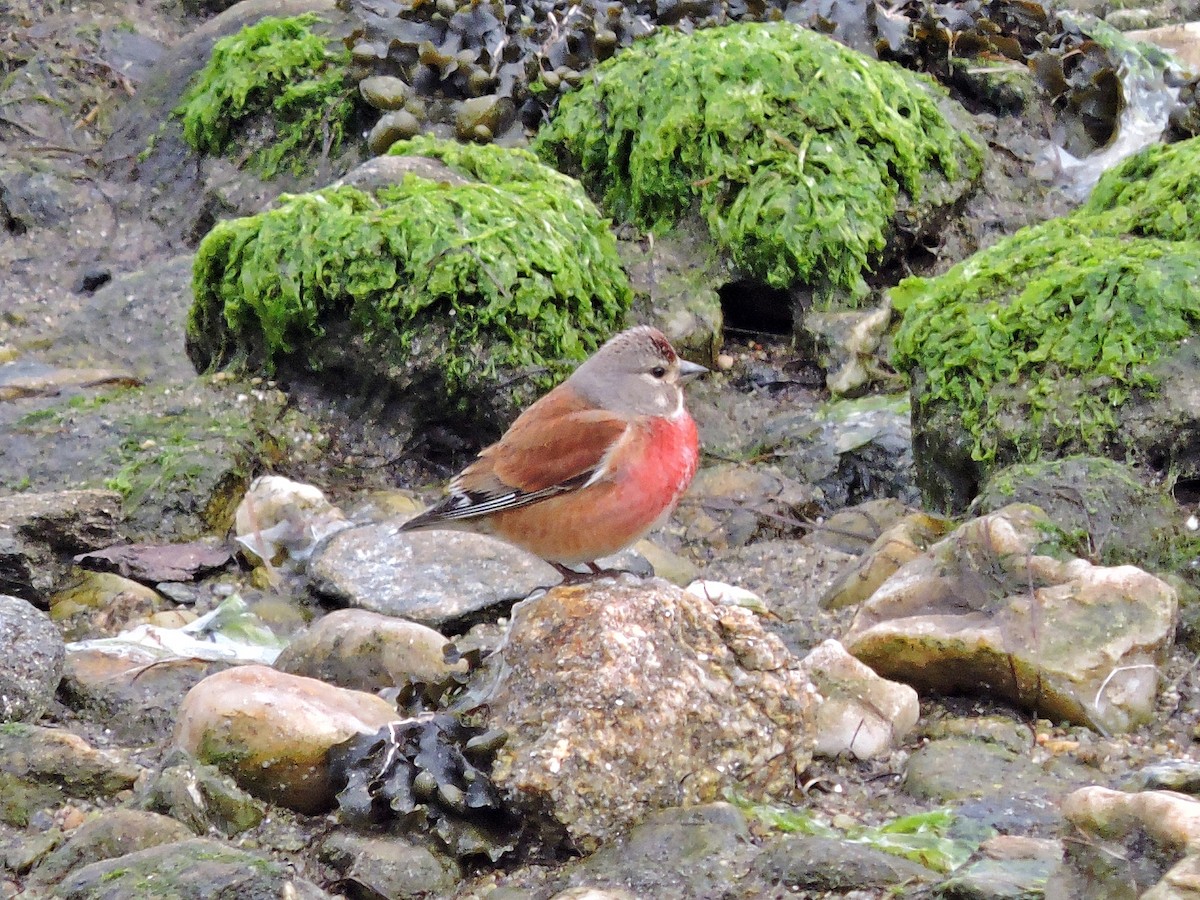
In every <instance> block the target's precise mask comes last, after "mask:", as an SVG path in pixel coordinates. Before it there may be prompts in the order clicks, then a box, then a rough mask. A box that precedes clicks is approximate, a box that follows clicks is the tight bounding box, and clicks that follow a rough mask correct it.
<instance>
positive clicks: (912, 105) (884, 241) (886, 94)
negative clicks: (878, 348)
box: [535, 23, 982, 299]
mask: <svg viewBox="0 0 1200 900" xmlns="http://www.w3.org/2000/svg"><path fill="white" fill-rule="evenodd" d="M953 107H954V104H952V103H950V102H949V101H947V100H946V99H945V97H944V95H943V93H942V92H941V91H940V89H939V88H937V87H936V86H935V85H934V84H933V82H932V81H930V80H929V79H927V78H924V77H922V76H919V75H914V74H913V73H911V72H906V71H904V70H901V69H899V68H896V67H894V66H891V65H888V64H884V63H879V62H876V61H874V60H871V59H868V58H867V57H865V56H862V55H861V54H858V53H855V52H853V51H851V50H848V49H846V48H845V47H842V46H841V45H839V44H837V43H835V42H834V41H832V40H831V39H829V38H826V37H823V36H821V35H818V34H816V33H814V32H810V31H807V30H805V29H803V28H799V27H796V26H793V25H790V24H787V23H775V24H767V25H763V24H743V25H731V26H728V27H722V28H711V29H706V30H703V31H697V32H695V33H693V34H682V33H678V32H662V33H659V34H657V35H655V36H654V37H652V38H651V39H649V40H647V41H644V42H641V43H638V44H635V45H634V46H633V47H632V48H630V49H629V50H625V51H623V52H621V53H618V54H617V55H616V56H615V57H613V58H612V59H611V60H608V61H606V62H604V63H603V64H601V65H600V66H598V67H597V68H596V69H595V70H594V72H593V76H592V77H590V78H587V79H585V80H584V81H583V83H582V84H581V86H580V88H579V89H578V90H577V91H575V92H574V93H571V94H568V95H567V96H565V97H563V99H562V100H561V102H560V104H559V107H558V110H557V112H556V113H555V115H554V118H553V119H552V120H551V122H550V123H549V124H548V125H547V126H545V127H543V129H542V130H541V132H540V133H539V134H538V137H537V139H536V141H535V149H536V150H537V152H538V153H539V154H540V155H541V156H542V157H543V158H544V159H547V160H553V161H555V162H556V163H557V164H558V166H559V167H560V168H562V169H563V170H564V171H570V172H578V173H580V177H581V179H582V180H583V182H584V183H585V184H586V185H587V186H588V187H589V188H590V189H591V190H592V191H594V192H595V193H596V194H598V195H600V196H602V197H603V198H604V202H605V203H606V204H607V208H608V209H609V211H610V212H611V213H612V214H613V215H614V216H615V217H616V218H619V219H623V220H627V221H632V222H634V223H636V224H637V225H639V226H642V227H646V228H650V229H653V230H659V231H661V230H665V229H667V228H669V227H670V226H671V225H672V224H674V223H675V222H677V221H678V220H680V219H681V218H682V217H683V216H685V215H686V214H687V213H688V212H689V211H692V210H693V209H695V210H697V211H698V212H699V213H700V214H701V215H702V216H703V217H704V219H705V220H706V221H707V224H708V228H709V231H710V233H711V236H712V239H713V240H714V242H715V243H716V244H717V245H718V246H719V247H720V248H721V249H722V250H723V251H724V252H726V253H727V254H728V255H729V257H730V258H731V259H732V261H733V262H734V263H735V264H736V265H737V266H738V267H739V268H741V269H742V270H743V271H744V272H745V273H747V274H748V276H749V277H751V278H754V279H757V280H759V281H763V282H766V283H767V284H769V285H771V286H773V287H776V288H792V287H808V288H811V289H812V290H814V291H816V292H817V293H818V294H819V295H822V296H826V297H831V296H841V297H848V298H850V299H860V298H861V297H863V296H864V295H865V294H866V292H867V286H866V281H865V278H864V276H865V274H867V273H869V272H870V271H871V270H872V269H873V268H874V267H876V266H878V265H880V264H881V263H884V262H886V261H887V259H888V258H890V257H891V255H892V254H893V253H894V252H895V251H896V250H897V249H899V248H900V247H902V246H903V245H904V243H905V242H906V241H911V240H912V239H913V238H915V237H918V236H921V235H925V234H928V233H929V232H932V231H936V229H937V226H938V225H939V224H940V220H941V219H942V218H944V217H945V214H946V212H947V209H948V207H949V206H950V205H951V204H953V203H954V202H955V201H956V200H957V199H959V198H960V197H962V196H963V194H964V193H965V192H966V191H967V190H968V189H969V187H970V184H971V182H972V180H973V179H975V178H976V177H977V176H978V174H979V172H980V166H981V160H982V150H981V149H980V147H979V145H978V144H977V143H976V142H975V141H973V140H972V139H971V138H970V137H969V136H968V135H967V134H966V133H965V132H964V131H963V130H962V126H961V125H958V124H952V123H951V121H950V120H949V119H948V114H949V115H954V113H953V112H951V109H952V108H953ZM960 113H961V111H960ZM961 118H963V119H965V116H962V117H961Z"/></svg>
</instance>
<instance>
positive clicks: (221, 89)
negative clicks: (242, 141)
mask: <svg viewBox="0 0 1200 900" xmlns="http://www.w3.org/2000/svg"><path fill="white" fill-rule="evenodd" d="M318 21H319V19H318V18H317V16H316V15H314V14H312V13H307V14H305V15H301V16H293V17H291V18H277V17H274V16H267V17H266V18H263V19H261V20H259V21H258V22H257V23H255V24H254V25H249V26H247V27H246V28H243V29H242V30H241V31H239V32H238V33H237V34H232V35H229V36H228V37H225V38H222V39H221V40H219V41H217V42H216V44H215V45H214V46H213V49H212V56H211V58H210V59H209V62H208V64H207V65H206V66H205V67H204V69H203V70H201V72H200V73H199V74H198V75H197V76H196V77H195V79H194V80H193V82H192V84H191V86H190V87H189V88H188V90H187V92H186V93H185V94H184V96H183V98H182V100H181V101H180V103H179V106H178V107H176V109H175V111H174V112H175V115H177V116H179V117H180V118H181V119H182V122H183V136H184V139H185V140H186V141H187V142H188V144H189V145H190V146H191V147H192V148H193V149H195V150H196V151H198V152H200V153H208V154H212V155H222V154H226V153H229V152H230V151H231V150H232V149H233V147H234V146H235V144H236V142H237V139H238V137H239V136H240V135H241V134H242V132H243V131H244V129H245V126H246V124H247V123H248V122H249V121H250V120H251V119H252V118H254V117H257V116H260V115H268V116H269V117H270V119H271V121H272V123H273V126H274V132H275V133H274V137H273V140H271V141H270V142H269V143H268V144H267V145H266V146H264V147H261V148H260V149H258V150H255V151H254V152H253V153H252V154H251V155H250V158H249V163H250V165H251V167H253V168H254V169H255V170H256V171H258V172H259V173H260V174H262V175H263V176H264V177H267V178H270V177H272V176H273V175H275V174H276V173H277V172H278V171H279V170H280V168H281V167H282V166H283V165H284V164H285V163H286V164H287V165H288V167H289V168H290V170H291V171H292V172H293V173H295V174H297V175H300V174H303V172H304V171H305V170H306V169H307V168H308V167H309V166H310V158H311V156H312V155H313V154H316V153H318V152H326V151H327V152H336V151H337V150H338V148H339V147H341V145H342V143H343V141H344V140H345V138H346V134H347V130H348V125H349V122H350V120H351V118H352V116H353V115H354V111H355V96H356V94H357V92H356V91H355V89H354V83H353V81H352V80H351V79H350V78H349V74H348V69H347V66H348V63H349V62H350V54H349V51H347V50H345V49H344V48H341V49H339V50H334V49H331V47H330V44H329V42H328V41H327V39H326V38H324V37H321V36H320V35H318V34H316V33H314V32H313V30H312V28H313V26H314V25H315V24H316V23H317V22H318Z"/></svg>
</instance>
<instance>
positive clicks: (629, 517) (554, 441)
mask: <svg viewBox="0 0 1200 900" xmlns="http://www.w3.org/2000/svg"><path fill="white" fill-rule="evenodd" d="M707 371H708V370H707V369H706V368H704V366H701V365H697V364H696V363H692V362H688V361H687V360H685V359H680V358H679V355H678V354H677V353H676V352H675V350H674V348H673V347H672V346H671V344H670V343H669V342H668V341H667V339H666V337H664V336H663V334H662V332H660V331H659V330H658V329H656V328H651V327H649V326H645V325H643V326H639V327H637V328H630V329H629V330H628V331H623V332H621V333H620V334H618V335H616V336H615V337H613V338H612V339H610V340H609V341H608V342H607V343H606V344H604V346H602V347H601V348H600V349H599V350H597V351H596V353H595V355H594V356H592V357H591V358H590V359H588V360H587V361H586V362H584V363H582V364H581V365H580V366H579V368H577V369H576V370H575V371H574V372H573V373H572V374H571V377H570V378H568V379H567V380H566V381H564V382H563V383H562V384H560V385H559V386H558V387H556V388H554V389H553V390H552V391H550V392H549V393H548V394H546V395H545V396H544V397H542V398H541V399H540V400H538V401H537V402H536V403H534V404H533V405H532V406H530V407H529V408H528V409H527V410H525V412H523V413H521V415H520V416H518V417H517V420H516V421H515V422H513V424H512V427H510V428H509V429H508V431H506V432H505V433H504V436H503V437H501V438H500V440H499V441H497V442H496V443H494V444H492V445H491V446H490V447H487V448H485V449H484V450H482V451H480V453H479V455H478V456H477V457H476V458H475V461H474V462H472V463H471V464H470V465H469V466H467V467H466V468H465V469H463V471H462V472H461V473H459V475H458V476H457V477H456V478H454V480H453V481H451V482H450V486H449V488H448V491H447V496H446V498H445V499H444V500H442V501H441V502H440V503H438V504H437V505H436V506H435V507H433V508H432V509H430V510H429V511H427V512H425V513H422V514H421V515H419V516H417V517H416V518H414V519H410V520H409V521H408V522H405V523H404V524H403V525H402V526H401V527H400V530H401V531H416V530H418V529H422V528H449V529H456V530H461V531H475V532H478V533H481V534H488V535H492V536H494V537H498V538H500V539H501V540H504V541H507V542H508V543H510V544H513V545H515V546H517V547H520V548H522V549H523V550H527V551H529V552H530V553H533V554H535V555H536V556H540V557H541V558H542V559H544V560H545V561H546V562H548V563H549V564H550V565H551V566H553V567H554V568H555V569H557V570H558V572H559V573H560V574H562V576H563V581H564V583H571V582H575V581H580V580H584V579H587V578H589V577H594V576H596V575H600V574H604V572H603V570H602V569H601V568H600V567H599V566H597V565H596V560H597V559H599V558H601V557H604V556H609V555H611V554H613V553H616V552H618V551H619V550H623V549H624V548H625V547H628V546H629V545H630V544H632V543H633V542H634V541H636V540H637V539H638V538H640V537H642V535H644V534H646V533H647V532H648V531H650V530H652V529H653V528H655V527H657V526H658V525H660V524H662V522H664V521H666V518H667V516H669V515H670V514H671V511H672V510H674V509H675V504H676V503H678V502H679V498H680V496H681V495H682V494H683V492H684V490H685V489H686V488H687V486H688V484H690V483H691V480H692V476H694V475H695V474H696V466H697V464H698V462H699V456H700V448H699V440H698V437H697V434H696V423H695V422H694V421H692V417H691V416H690V415H689V414H688V411H687V409H686V408H685V407H684V404H683V385H684V384H685V383H686V382H688V381H690V380H692V379H693V378H695V377H697V376H698V375H702V374H704V373H705V372H707ZM580 565H584V566H586V567H587V568H588V570H589V573H590V574H588V573H582V572H579V571H577V570H575V569H573V568H571V567H572V566H580Z"/></svg>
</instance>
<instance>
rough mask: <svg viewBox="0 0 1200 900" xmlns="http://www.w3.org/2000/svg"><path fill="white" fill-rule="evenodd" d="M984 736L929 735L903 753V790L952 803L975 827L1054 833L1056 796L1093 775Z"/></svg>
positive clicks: (1057, 759) (1059, 819)
mask: <svg viewBox="0 0 1200 900" xmlns="http://www.w3.org/2000/svg"><path fill="white" fill-rule="evenodd" d="M1034 757H1035V754H1033V753H1031V752H1030V750H1029V747H1028V745H1026V746H1025V747H1022V748H1014V747H1010V746H1005V745H1004V744H1001V743H995V742H993V741H989V740H982V739H977V738H971V737H965V736H958V737H953V736H952V737H942V738H937V739H934V740H931V741H930V742H929V743H928V744H926V745H925V746H923V747H921V748H919V749H918V750H917V751H916V752H914V753H913V754H912V756H911V757H909V760H908V763H907V765H906V766H905V770H904V784H903V788H904V792H905V793H907V794H909V795H910V796H913V797H916V798H917V799H919V800H924V801H932V802H934V803H956V804H957V805H956V809H955V812H956V815H957V816H958V817H959V819H960V820H961V821H962V822H968V823H971V825H972V827H973V828H974V829H975V830H976V833H978V832H980V831H984V832H985V833H986V831H987V830H991V829H995V830H1000V831H1003V832H1006V833H1019V834H1036V835H1042V836H1048V835H1051V834H1054V833H1055V831H1056V830H1057V829H1058V828H1059V827H1060V826H1061V825H1062V817H1061V815H1060V813H1059V810H1058V801H1059V800H1060V799H1061V798H1062V797H1064V796H1066V795H1067V794H1068V793H1070V792H1071V791H1072V790H1075V789H1076V788H1078V787H1079V786H1080V785H1082V784H1086V783H1088V782H1089V781H1090V780H1091V779H1092V778H1093V777H1094V775H1095V772H1094V771H1090V770H1088V769H1086V768H1085V767H1083V766H1082V765H1079V764H1076V763H1072V762H1071V761H1069V760H1066V759H1063V758H1061V757H1051V756H1048V755H1044V754H1037V758H1034Z"/></svg>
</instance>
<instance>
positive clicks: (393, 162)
mask: <svg viewBox="0 0 1200 900" xmlns="http://www.w3.org/2000/svg"><path fill="white" fill-rule="evenodd" d="M406 175H416V176H417V177H418V178H424V179H425V180H426V181H436V182H437V183H438V184H450V185H455V186H458V187H461V186H462V185H464V184H471V183H472V179H470V178H466V177H465V176H463V175H460V174H459V173H458V172H456V171H454V169H452V168H450V167H449V166H448V165H446V164H445V163H444V162H442V161H441V160H440V159H434V158H433V157H432V156H419V155H415V154H406V155H404V156H377V157H375V158H374V159H368V160H367V161H366V162H364V163H362V164H361V165H357V166H355V167H354V168H353V169H351V170H350V171H349V172H347V173H346V177H345V178H343V179H341V180H340V181H338V182H337V184H348V185H350V186H352V187H357V188H362V189H363V190H364V191H377V190H379V189H380V188H381V187H386V186H387V185H389V184H399V183H400V182H401V181H403V180H404V176H406ZM416 511H418V510H414V512H416Z"/></svg>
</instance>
